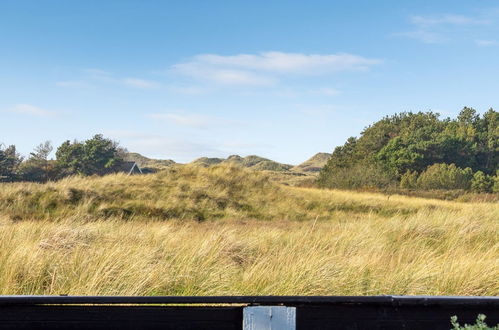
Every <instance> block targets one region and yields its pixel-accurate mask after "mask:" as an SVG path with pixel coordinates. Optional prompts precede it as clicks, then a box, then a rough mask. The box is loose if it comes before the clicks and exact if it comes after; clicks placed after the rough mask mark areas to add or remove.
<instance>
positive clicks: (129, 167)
mask: <svg viewBox="0 0 499 330" xmlns="http://www.w3.org/2000/svg"><path fill="white" fill-rule="evenodd" d="M118 172H123V173H127V174H128V175H135V174H143V173H142V169H141V168H140V167H139V165H138V164H137V163H136V162H123V165H122V166H121V169H120V170H119V171H118Z"/></svg>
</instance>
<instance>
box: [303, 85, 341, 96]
mask: <svg viewBox="0 0 499 330" xmlns="http://www.w3.org/2000/svg"><path fill="white" fill-rule="evenodd" d="M309 93H310V94H315V95H326V96H336V95H338V94H339V93H340V92H339V91H338V90H337V89H335V88H331V87H322V88H318V89H313V90H310V91H309Z"/></svg>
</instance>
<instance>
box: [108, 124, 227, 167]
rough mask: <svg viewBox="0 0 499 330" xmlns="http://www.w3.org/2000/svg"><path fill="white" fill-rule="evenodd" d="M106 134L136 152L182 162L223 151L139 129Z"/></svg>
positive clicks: (202, 143)
mask: <svg viewBox="0 0 499 330" xmlns="http://www.w3.org/2000/svg"><path fill="white" fill-rule="evenodd" d="M105 134H106V136H109V137H111V138H113V139H117V140H120V141H122V142H123V143H124V145H126V146H127V149H128V150H130V151H134V152H139V153H141V154H144V155H147V156H149V157H157V158H160V159H174V160H176V161H180V162H186V161H191V160H192V159H194V158H197V157H200V155H204V156H209V157H210V156H216V155H219V154H220V153H221V151H220V150H218V149H217V148H214V147H213V146H211V145H209V144H208V143H205V142H197V141H192V140H189V139H173V138H169V137H166V136H163V135H159V134H149V133H144V132H139V131H116V130H114V131H106V132H105Z"/></svg>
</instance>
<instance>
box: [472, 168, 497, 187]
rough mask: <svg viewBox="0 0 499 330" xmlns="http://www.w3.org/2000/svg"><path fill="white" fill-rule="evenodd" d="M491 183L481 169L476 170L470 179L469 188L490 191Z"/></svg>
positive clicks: (489, 178)
mask: <svg viewBox="0 0 499 330" xmlns="http://www.w3.org/2000/svg"><path fill="white" fill-rule="evenodd" d="M493 184H494V183H493V181H492V178H491V177H490V176H488V175H487V174H485V173H483V172H482V171H478V172H476V173H475V175H473V180H471V189H472V190H473V191H475V192H491V191H492V185H493Z"/></svg>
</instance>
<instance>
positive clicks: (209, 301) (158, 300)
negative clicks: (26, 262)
mask: <svg viewBox="0 0 499 330" xmlns="http://www.w3.org/2000/svg"><path fill="white" fill-rule="evenodd" d="M199 304H201V305H199ZM246 306H287V307H295V308H296V309H295V313H296V324H295V326H296V329H298V330H300V329H450V317H451V316H453V315H457V316H458V317H459V321H460V323H461V324H463V323H474V321H475V319H476V316H477V314H479V313H482V314H485V315H487V319H486V322H487V323H488V324H489V325H495V324H497V323H499V297H406V296H378V297H303V296H297V297H293V296H285V297H278V296H235V297H234V296H233V297H199V296H197V297H68V296H0V329H15V330H22V329H120V330H127V329H243V313H244V312H243V310H244V308H245V307H246Z"/></svg>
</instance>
